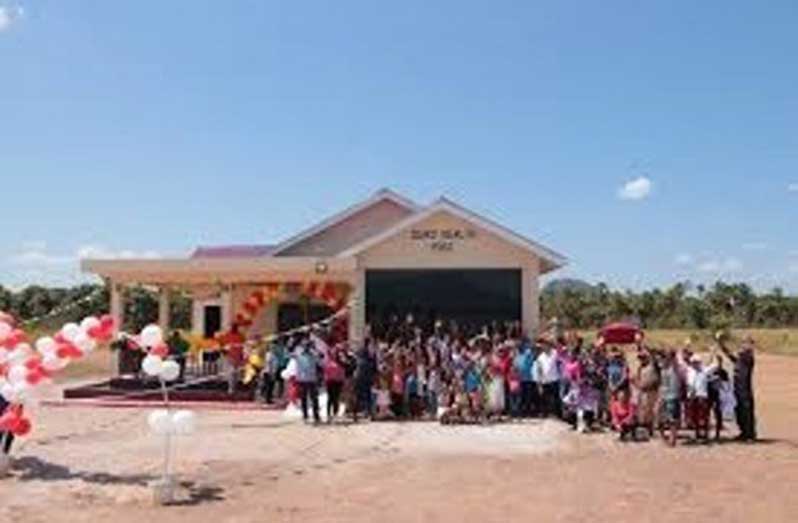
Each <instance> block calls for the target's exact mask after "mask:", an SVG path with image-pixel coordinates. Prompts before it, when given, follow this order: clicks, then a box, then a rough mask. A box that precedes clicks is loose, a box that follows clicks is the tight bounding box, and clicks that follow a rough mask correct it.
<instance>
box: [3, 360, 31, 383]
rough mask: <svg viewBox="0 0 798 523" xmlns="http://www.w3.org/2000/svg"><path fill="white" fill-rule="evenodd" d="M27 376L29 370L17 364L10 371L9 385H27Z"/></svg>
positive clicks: (8, 375)
mask: <svg viewBox="0 0 798 523" xmlns="http://www.w3.org/2000/svg"><path fill="white" fill-rule="evenodd" d="M27 375H28V369H26V368H25V365H19V364H15V365H12V366H11V368H10V369H8V374H7V377H8V381H9V383H11V384H12V385H16V384H17V383H25V378H26V377H27Z"/></svg>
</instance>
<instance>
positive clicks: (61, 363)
mask: <svg viewBox="0 0 798 523" xmlns="http://www.w3.org/2000/svg"><path fill="white" fill-rule="evenodd" d="M68 363H69V360H68V359H63V360H62V359H61V358H59V357H58V356H57V355H55V354H54V353H49V354H45V355H44V356H42V366H43V367H44V368H45V369H47V370H50V371H56V370H61V369H63V368H64V367H66V366H67V364H68Z"/></svg>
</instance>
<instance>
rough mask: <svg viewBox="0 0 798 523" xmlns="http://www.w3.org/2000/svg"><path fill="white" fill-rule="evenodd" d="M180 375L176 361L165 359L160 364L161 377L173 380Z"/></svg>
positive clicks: (165, 379)
mask: <svg viewBox="0 0 798 523" xmlns="http://www.w3.org/2000/svg"><path fill="white" fill-rule="evenodd" d="M178 376H180V365H178V363H177V362H176V361H172V360H169V361H165V362H163V364H162V365H161V379H163V380H164V381H174V380H176V379H177V378H178Z"/></svg>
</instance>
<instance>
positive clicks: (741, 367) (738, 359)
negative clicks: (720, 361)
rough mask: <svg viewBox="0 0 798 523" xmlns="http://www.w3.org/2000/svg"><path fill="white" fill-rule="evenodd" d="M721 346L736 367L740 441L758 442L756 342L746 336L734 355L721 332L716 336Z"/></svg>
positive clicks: (735, 384)
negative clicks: (754, 380) (755, 387)
mask: <svg viewBox="0 0 798 523" xmlns="http://www.w3.org/2000/svg"><path fill="white" fill-rule="evenodd" d="M715 339H716V340H717V341H718V345H720V350H722V351H723V354H725V355H726V357H727V358H728V359H729V361H731V362H732V364H733V365H734V398H735V399H736V400H737V405H736V407H735V411H734V413H735V417H736V418H737V426H738V427H739V429H740V434H739V435H738V436H737V438H736V439H737V440H738V441H749V442H753V441H756V415H755V411H754V403H755V402H754V387H753V378H754V350H755V348H756V342H755V341H754V339H753V338H752V337H751V336H746V338H745V340H744V341H743V344H742V346H741V347H740V349H739V350H738V351H737V353H733V352H732V351H731V350H730V349H729V348H728V347H727V346H726V340H725V339H724V336H723V334H722V333H721V332H718V333H717V334H716V335H715Z"/></svg>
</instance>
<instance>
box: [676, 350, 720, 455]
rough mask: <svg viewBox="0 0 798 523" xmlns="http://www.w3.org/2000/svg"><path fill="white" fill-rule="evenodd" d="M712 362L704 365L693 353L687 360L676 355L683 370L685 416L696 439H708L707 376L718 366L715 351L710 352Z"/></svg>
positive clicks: (681, 355)
mask: <svg viewBox="0 0 798 523" xmlns="http://www.w3.org/2000/svg"><path fill="white" fill-rule="evenodd" d="M711 358H712V362H713V363H712V364H711V365H704V362H703V361H702V360H701V357H700V356H698V355H696V354H693V355H692V356H691V357H690V359H689V361H688V362H685V358H684V356H683V354H682V353H679V355H678V361H679V366H680V367H681V369H682V372H684V376H685V383H686V385H687V417H688V419H690V420H691V421H692V424H693V427H694V428H695V438H696V440H703V441H706V440H708V439H709V377H710V374H712V373H713V372H715V370H716V369H717V367H718V364H717V351H716V350H715V349H714V348H713V349H712V352H711Z"/></svg>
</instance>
